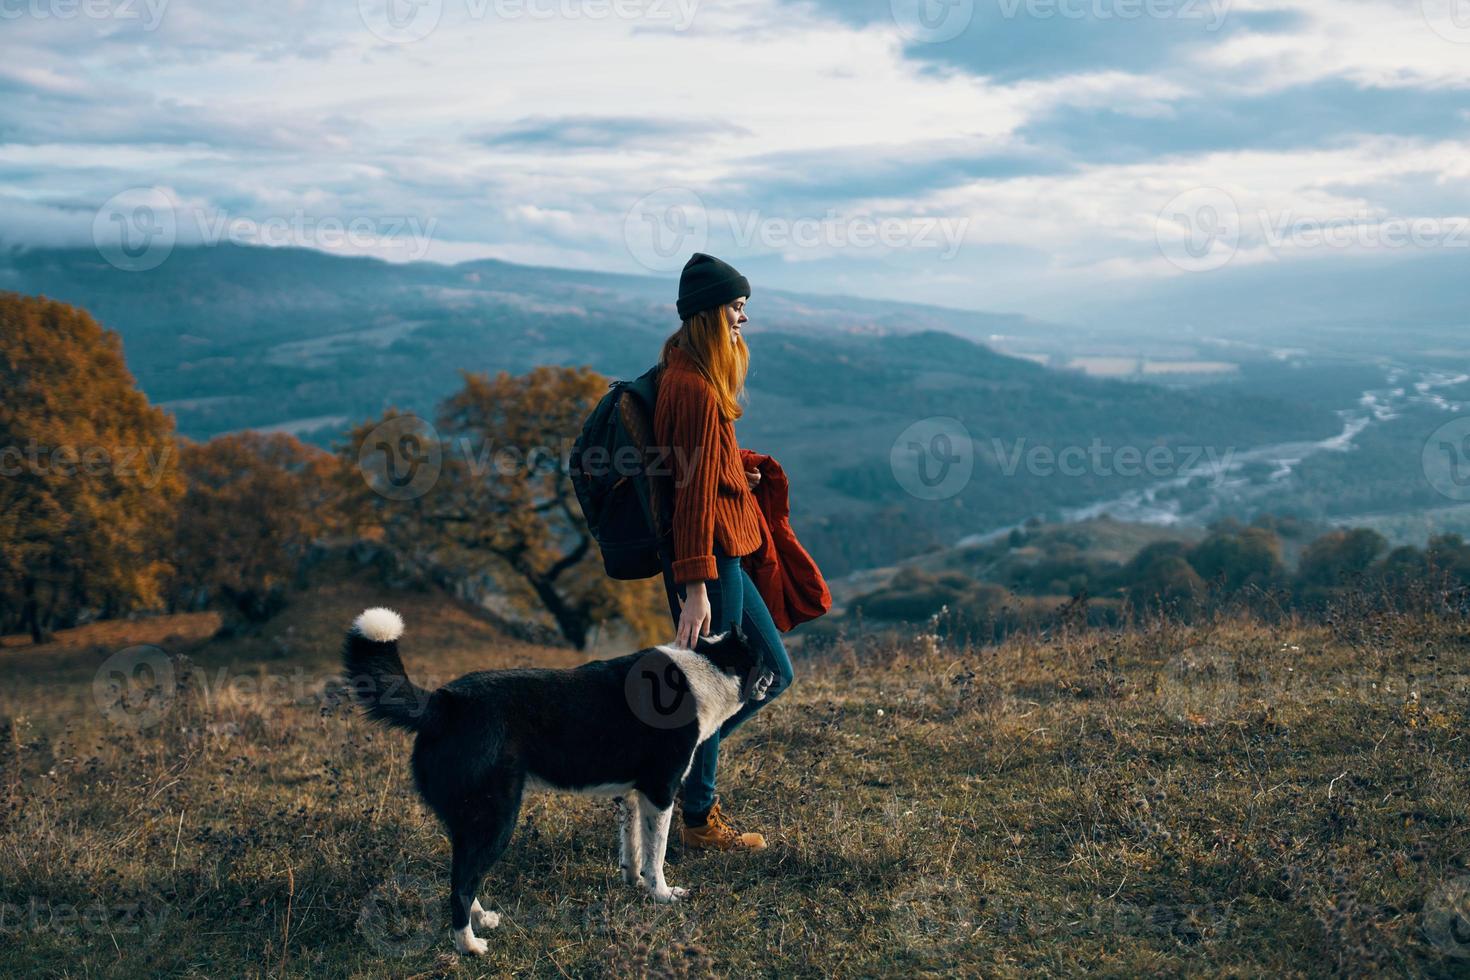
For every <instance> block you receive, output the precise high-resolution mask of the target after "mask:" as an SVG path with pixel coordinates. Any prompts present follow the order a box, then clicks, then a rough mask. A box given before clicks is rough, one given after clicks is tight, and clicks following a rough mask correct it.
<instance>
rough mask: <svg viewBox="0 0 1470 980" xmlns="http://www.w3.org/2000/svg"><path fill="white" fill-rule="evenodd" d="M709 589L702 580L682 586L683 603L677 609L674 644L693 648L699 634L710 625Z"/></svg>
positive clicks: (706, 630) (705, 630) (703, 633)
mask: <svg viewBox="0 0 1470 980" xmlns="http://www.w3.org/2000/svg"><path fill="white" fill-rule="evenodd" d="M710 618H711V617H710V608H709V590H708V589H706V588H705V585H704V583H703V582H690V583H689V584H688V585H686V586H684V605H683V607H682V608H680V610H679V629H678V631H677V632H676V633H675V635H674V645H675V646H681V647H684V648H685V649H686V650H693V649H694V644H695V643H696V642H698V640H699V638H700V637H701V636H704V635H705V634H706V633H708V632H709V627H710Z"/></svg>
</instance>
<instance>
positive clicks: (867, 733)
mask: <svg viewBox="0 0 1470 980" xmlns="http://www.w3.org/2000/svg"><path fill="white" fill-rule="evenodd" d="M384 598H385V597H384V596H382V595H378V594H374V593H372V592H371V591H370V590H368V589H366V588H364V587H361V586H356V585H343V586H340V587H337V588H334V589H327V590H322V591H320V592H318V593H315V594H313V595H312V596H311V597H309V598H308V599H303V600H301V601H299V602H298V603H297V604H296V606H295V607H293V609H292V610H291V611H290V612H288V613H287V614H286V615H284V616H283V617H281V618H280V619H279V620H278V621H276V622H274V623H272V624H271V626H270V627H269V628H268V629H267V631H266V633H265V634H264V635H263V636H261V637H258V638H253V639H242V640H234V641H229V642H222V643H210V642H208V641H206V640H204V639H202V638H201V636H202V631H198V630H196V631H195V632H190V630H189V629H185V628H184V625H183V624H166V623H160V622H153V623H141V622H140V623H139V624H135V625H136V626H137V627H138V631H137V632H136V633H134V634H133V635H127V636H123V635H119V634H117V633H116V632H111V633H109V634H108V637H107V640H108V643H109V644H110V645H100V644H99V643H97V642H82V643H78V642H72V643H70V644H69V645H64V646H62V645H58V646H55V647H52V648H48V649H47V650H43V651H29V650H18V649H6V650H5V651H3V652H0V658H3V662H5V663H6V665H7V667H9V668H10V669H9V670H7V680H8V684H7V685H6V690H5V691H4V693H3V694H0V714H3V717H4V718H5V719H6V721H7V724H6V725H5V727H4V730H3V736H4V737H3V741H0V868H3V869H4V870H3V873H0V909H3V913H4V916H5V920H4V922H3V930H0V973H3V974H8V975H19V974H39V975H54V976H83V975H85V976H92V975H118V976H139V975H151V974H176V975H197V976H261V975H288V974H289V975H308V974H309V975H332V976H337V975H341V976H348V975H350V976H370V977H371V976H385V977H386V976H407V975H416V976H478V975H506V974H511V973H516V974H521V973H526V974H536V975H546V976H558V975H567V976H582V975H600V974H605V973H608V974H615V975H629V976H632V975H638V976H643V975H649V974H652V975H659V976H686V975H688V976H703V975H738V976H746V975H753V974H754V975H777V974H779V975H783V976H784V975H834V976H869V975H884V974H887V975H899V974H902V975H912V974H915V973H925V972H928V973H933V974H950V973H958V972H965V973H971V974H973V973H984V974H987V975H1002V976H1005V975H1019V974H1023V973H1026V974H1030V973H1044V974H1045V973H1050V974H1073V973H1076V972H1079V971H1081V970H1083V969H1091V970H1097V971H1100V972H1103V973H1110V974H1117V975H1123V974H1126V975H1139V974H1144V975H1157V974H1166V975H1177V974H1181V973H1190V974H1200V973H1202V974H1214V975H1259V974H1272V975H1319V974H1328V973H1334V972H1342V973H1350V974H1361V973H1368V972H1376V971H1390V972H1393V973H1411V974H1427V975H1452V974H1455V973H1456V972H1457V971H1460V972H1463V971H1464V970H1465V969H1466V968H1467V967H1470V932H1467V931H1466V923H1465V922H1464V921H1461V920H1456V919H1455V918H1454V913H1455V912H1456V911H1457V910H1458V911H1459V912H1463V911H1464V907H1465V901H1466V892H1467V891H1470V888H1466V887H1465V886H1466V884H1467V882H1470V878H1467V877H1466V876H1467V875H1470V869H1467V867H1466V864H1467V861H1470V842H1467V838H1466V827H1467V812H1466V811H1467V801H1470V789H1467V781H1466V776H1467V768H1470V767H1467V762H1466V759H1467V752H1466V745H1465V741H1464V738H1463V734H1462V733H1463V732H1464V728H1465V712H1466V706H1467V699H1466V697H1465V680H1466V676H1467V667H1470V642H1467V641H1470V634H1467V630H1466V628H1465V626H1464V625H1463V624H1461V623H1458V622H1443V621H1438V620H1433V619H1424V618H1405V619H1391V620H1379V621H1376V622H1375V623H1373V624H1372V628H1371V629H1355V628H1344V626H1343V625H1342V624H1338V626H1337V627H1335V628H1332V629H1329V628H1325V627H1308V626H1305V625H1301V624H1295V625H1286V626H1272V627H1268V626H1266V625H1263V624H1260V623H1257V622H1253V621H1249V620H1234V621H1229V622H1225V623H1220V624H1215V625H1212V626H1208V627H1199V628H1184V627H1179V626H1174V625H1170V624H1167V623H1159V624H1154V625H1152V626H1150V627H1147V628H1142V629H1138V630H1133V631H1129V632H1125V633H1119V634H1112V633H1105V632H1100V631H1093V632H1078V633H1075V634H1070V635H1062V636H1058V637H1053V638H1051V639H1050V640H1047V641H1045V642H1043V641H1041V640H1038V639H1035V638H1025V637H1017V638H1014V639H1012V640H1010V641H1008V642H1006V643H1005V644H1004V645H1002V646H999V647H987V648H976V649H950V648H945V647H943V646H936V644H935V643H934V641H933V640H932V639H930V638H926V637H918V638H916V639H915V640H913V641H912V642H911V643H907V644H897V645H895V644H886V645H881V646H878V645H874V646H864V647H862V648H854V647H853V646H852V645H851V644H848V645H843V646H839V647H838V648H837V649H836V650H835V651H834V652H832V653H831V654H829V655H826V656H824V657H823V658H821V659H810V658H808V659H804V660H800V661H799V662H798V665H797V683H796V686H795V687H793V689H792V690H791V691H790V693H789V694H787V695H786V696H785V697H783V698H782V699H781V700H779V701H778V702H776V703H775V704H774V705H773V706H772V707H771V708H770V709H769V710H767V711H765V712H763V713H762V714H761V715H760V716H758V717H757V719H756V720H754V721H752V722H751V723H750V724H749V725H747V726H746V727H745V728H744V729H742V732H741V734H740V735H738V736H737V737H736V738H735V739H734V740H732V742H731V743H730V747H729V751H728V752H727V753H726V754H725V765H724V770H723V773H722V777H723V778H722V793H723V795H724V798H725V800H726V802H727V804H728V808H729V809H730V810H731V811H733V812H734V813H735V814H736V815H738V817H739V818H740V820H741V821H742V822H743V823H746V824H749V825H751V826H753V827H757V828H759V829H761V830H764V831H765V832H766V833H767V835H768V836H769V837H771V838H772V840H773V847H772V848H771V850H770V851H768V852H767V853H766V854H765V855H763V856H761V857H759V858H754V859H752V858H745V857H721V856H703V855H682V854H679V853H677V846H676V847H675V853H674V854H673V855H671V858H672V859H673V860H676V861H677V864H674V865H673V866H672V867H671V868H670V871H669V878H670V880H671V881H672V882H674V883H676V884H681V885H685V886H689V887H691V888H692V890H693V894H692V896H691V898H692V900H691V901H690V902H688V903H687V904H684V905H681V906H679V907H671V908H670V907H660V906H655V905H652V904H649V903H647V902H645V901H644V900H642V899H641V898H640V897H639V896H637V895H636V894H634V893H632V892H631V891H629V890H628V889H626V888H625V886H623V885H622V884H621V882H620V880H619V879H618V877H617V874H616V866H615V865H616V861H615V844H614V837H615V834H614V827H613V823H612V814H611V808H610V805H608V804H606V803H601V802H597V801H592V800H584V799H572V798H558V797H532V798H531V799H530V800H529V801H528V803H527V805H526V807H525V809H524V811H523V816H522V823H521V826H520V828H519V829H518V831H517V835H516V839H515V841H514V843H513V844H512V846H511V849H510V851H509V853H508V854H507V856H506V858H505V859H504V860H503V861H502V862H501V863H500V864H499V865H498V866H497V867H496V868H495V869H493V870H492V872H491V874H490V876H489V877H488V878H487V881H486V885H485V888H484V890H483V892H482V895H483V896H484V897H486V898H487V899H488V901H487V907H489V908H492V909H496V910H499V911H500V912H502V913H503V914H504V916H505V920H506V921H505V924H504V925H502V927H501V928H500V929H499V930H497V931H494V932H491V933H489V934H488V938H489V939H490V954H489V955H488V956H487V957H486V958H484V959H481V960H470V959H465V958H460V957H457V956H455V955H453V952H452V945H451V943H450V941H449V937H448V929H447V923H446V922H444V921H442V909H443V901H444V899H443V891H444V887H445V879H446V869H447V863H448V861H447V847H446V844H445V841H444V839H443V837H442V835H441V834H440V832H439V830H438V828H437V826H436V825H435V823H434V821H433V819H432V818H431V817H430V816H429V815H428V814H427V813H426V812H425V811H424V810H423V809H422V808H421V807H420V806H419V804H418V803H417V802H416V800H415V799H414V797H413V795H412V793H411V790H410V788H409V786H408V783H407V773H406V757H407V752H408V741H407V739H406V738H405V737H403V736H401V735H398V734H395V733H389V732H384V731H380V730H377V729H374V728H372V727H370V726H368V725H366V724H365V723H363V722H362V721H361V720H360V719H358V718H357V717H356V716H355V715H354V714H353V713H352V712H351V710H350V709H348V708H346V707H345V706H343V705H341V704H340V703H338V702H337V701H336V699H335V698H333V697H332V696H331V691H332V687H331V684H330V680H329V679H330V677H331V675H332V671H333V668H334V666H335V656H336V651H337V644H338V642H339V637H340V630H341V629H342V627H343V626H344V625H345V623H346V622H348V620H349V619H350V618H351V616H352V615H354V614H355V613H356V612H357V611H358V610H359V609H360V608H362V607H363V606H364V605H367V604H373V603H377V602H379V601H382V600H383V599H384ZM386 598H388V599H389V601H390V602H391V603H392V604H394V605H397V606H398V607H400V608H401V609H402V610H403V612H404V614H405V618H406V619H407V621H408V626H409V632H408V635H407V638H406V640H405V643H404V649H405V657H406V659H407V661H408V664H409V667H410V670H411V672H413V673H414V674H415V675H416V677H417V679H420V680H428V679H437V680H444V679H447V678H448V677H451V676H455V675H457V674H458V673H461V672H463V671H464V670H468V669H471V668H474V667H483V666H498V665H506V664H512V663H530V662H551V663H563V664H565V663H570V662H573V660H574V659H575V658H574V656H573V655H571V654H569V653H568V652H567V651H563V650H548V649H542V648H537V647H532V646H528V645H524V644H519V643H515V642H513V641H508V640H505V639H503V638H502V637H500V636H498V635H497V634H495V633H494V631H493V630H492V629H491V628H490V627H488V626H486V625H485V624H484V623H483V622H481V621H480V620H478V619H476V618H475V617H474V616H473V615H471V614H470V613H469V612H467V611H466V610H464V609H463V608H461V607H459V606H458V605H456V604H454V603H452V602H450V601H447V600H444V599H438V598H434V597H431V596H423V595H419V596H401V595H395V596H392V597H386ZM171 635H172V639H166V638H167V637H170V636H171ZM140 638H146V639H148V640H149V642H155V643H160V644H161V645H163V646H165V647H166V648H168V650H169V652H170V653H171V654H175V655H179V654H183V655H186V656H187V657H188V659H189V662H190V664H191V665H192V666H190V667H188V669H187V670H186V669H185V668H184V666H183V662H182V661H179V670H178V672H177V673H176V674H175V678H174V681H175V683H174V684H173V686H172V687H170V689H169V690H168V691H167V692H165V696H164V698H163V700H162V701H161V702H158V703H156V704H155V705H153V706H154V707H157V708H159V709H161V710H160V711H159V712H158V713H157V717H158V720H157V723H156V724H152V725H149V726H146V727H141V728H140V727H138V726H137V725H136V724H133V723H129V716H119V715H118V714H116V712H110V711H104V710H103V707H105V706H106V698H104V699H103V706H102V707H99V703H98V700H97V697H96V696H95V694H94V689H93V677H94V676H95V675H96V673H97V670H98V667H99V665H100V664H101V663H102V662H103V661H104V660H105V659H106V658H107V657H108V656H109V655H110V654H112V653H113V652H115V650H116V649H117V648H118V646H120V645H122V644H124V643H127V642H137V641H138V640H139V639H140ZM135 707H136V706H135ZM144 707H147V705H144ZM149 719H150V716H147V715H144V716H141V720H143V721H148V720H149ZM135 720H137V719H136V718H135ZM1457 889H1460V890H1457ZM1457 930H1458V931H1457Z"/></svg>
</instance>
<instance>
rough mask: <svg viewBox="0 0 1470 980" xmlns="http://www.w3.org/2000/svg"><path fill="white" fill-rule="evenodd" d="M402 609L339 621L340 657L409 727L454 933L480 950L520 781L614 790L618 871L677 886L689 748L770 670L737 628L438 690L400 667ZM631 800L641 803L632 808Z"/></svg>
mask: <svg viewBox="0 0 1470 980" xmlns="http://www.w3.org/2000/svg"><path fill="white" fill-rule="evenodd" d="M402 635H403V620H402V618H400V617H399V615H398V614H397V613H395V612H393V611H392V610H391V609H369V610H367V611H366V612H364V613H363V614H362V615H360V616H358V617H357V619H356V620H355V621H354V622H353V624H352V627H351V629H350V630H348V633H347V641H346V644H345V646H344V649H343V653H342V659H343V663H344V665H345V667H346V671H347V681H348V684H349V686H350V688H351V690H352V694H353V697H354V698H355V699H356V700H357V701H358V702H359V703H360V704H362V705H363V707H364V708H365V709H366V712H367V714H368V715H369V717H371V718H374V719H376V720H377V721H381V722H384V723H386V724H389V725H393V726H396V727H398V728H403V729H407V730H408V731H412V732H417V733H418V738H417V740H416V741H415V743H414V748H413V776H414V782H415V783H416V784H417V785H418V789H419V793H420V794H421V795H422V796H423V798H424V801H425V802H426V803H428V804H429V806H430V808H432V809H433V811H434V812H435V813H436V814H438V815H439V819H440V820H442V821H443V822H444V826H445V828H446V830H447V831H448V833H449V840H450V847H451V851H452V853H453V867H452V869H451V872H450V879H451V880H450V895H449V914H450V921H451V923H452V925H453V927H454V942H455V946H456V947H457V948H458V949H459V951H460V952H462V953H473V954H480V953H483V952H485V950H486V948H487V944H486V943H485V941H484V940H483V939H479V938H476V936H475V933H474V928H473V927H474V926H480V927H481V928H483V929H493V928H495V927H496V926H498V925H499V924H500V916H499V915H498V914H497V913H495V912H490V911H487V910H485V909H484V908H482V907H481V906H480V900H479V898H478V896H477V893H478V891H479V887H480V880H481V879H482V878H483V877H484V875H485V872H486V871H487V870H489V868H490V865H491V864H493V863H494V862H495V860H496V859H497V858H499V857H500V855H501V854H502V853H503V852H504V851H505V848H506V845H507V844H508V843H509V842H510V836H511V831H512V829H514V827H515V823H516V817H517V816H518V814H519V813H520V806H521V795H522V793H523V792H524V791H525V790H527V789H550V790H560V791H564V792H571V793H589V794H594V795H599V796H611V797H614V798H615V799H616V800H617V802H618V822H619V824H620V828H621V843H620V848H619V859H618V860H619V863H620V865H621V867H622V873H623V879H624V880H625V881H627V882H628V883H629V884H631V885H637V884H639V883H640V881H641V883H642V886H643V888H644V889H645V890H646V891H647V892H648V894H649V895H650V896H651V897H652V898H653V899H654V900H655V901H659V902H674V901H677V900H678V899H680V898H682V897H684V895H685V894H686V893H685V890H684V889H682V888H670V887H669V885H668V884H667V883H666V882H665V881H664V851H665V848H666V846H667V844H668V836H669V818H670V815H671V813H672V812H673V805H674V794H675V793H676V792H677V791H678V788H679V786H680V784H681V783H682V782H683V780H684V777H685V775H687V774H688V772H689V767H690V765H691V762H692V759H693V755H694V750H695V749H696V748H697V747H698V746H699V744H700V743H701V742H703V741H704V740H705V739H706V738H708V737H709V736H710V734H711V733H712V732H713V731H714V730H715V729H716V728H718V727H719V725H720V724H721V723H722V722H724V720H725V719H726V718H729V717H730V716H731V715H733V714H734V713H735V712H736V711H737V710H739V708H740V706H741V704H743V703H744V702H745V701H747V700H754V701H759V700H761V699H762V698H764V697H765V694H766V690H767V688H768V687H769V686H770V684H771V681H772V679H773V678H772V675H771V674H770V673H769V672H767V671H765V669H764V668H763V667H761V666H760V658H759V656H758V654H757V653H756V652H755V651H754V650H752V649H751V647H750V646H749V644H748V643H747V641H746V639H745V637H744V635H742V634H741V633H740V632H739V631H738V630H732V631H731V632H729V633H724V634H721V635H719V636H714V637H707V638H702V639H701V640H700V641H699V642H698V644H697V645H696V649H694V650H685V649H681V648H679V647H674V646H659V647H652V648H649V649H647V650H641V651H639V652H637V653H632V654H629V655H627V656H624V657H619V658H617V659H615V660H599V661H593V662H591V663H586V664H583V665H582V666H580V667H577V668H575V669H572V670H551V669H517V670H488V671H478V672H476V673H472V674H466V675H465V676H464V677H461V678H459V679H458V680H456V681H453V682H451V683H449V684H446V685H444V686H443V687H441V688H439V689H438V690H436V691H433V692H429V691H425V690H424V689H422V688H420V687H417V686H415V685H414V684H413V682H411V681H410V680H409V679H408V676H407V673H406V671H405V670H404V667H403V661H402V660H401V659H400V658H399V656H398V638H399V637H400V636H402ZM635 810H636V813H635V812H634V811H635Z"/></svg>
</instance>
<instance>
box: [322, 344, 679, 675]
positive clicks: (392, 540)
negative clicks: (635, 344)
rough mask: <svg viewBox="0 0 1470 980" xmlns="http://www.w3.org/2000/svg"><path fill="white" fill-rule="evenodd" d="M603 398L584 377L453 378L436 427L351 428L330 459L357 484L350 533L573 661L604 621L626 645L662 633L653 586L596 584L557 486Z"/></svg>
mask: <svg viewBox="0 0 1470 980" xmlns="http://www.w3.org/2000/svg"><path fill="white" fill-rule="evenodd" d="M606 390H607V379H605V378H603V377H602V376H601V375H598V374H597V373H595V372H593V371H592V370H591V369H589V368H565V367H540V368H536V369H534V370H532V371H530V372H529V373H527V374H524V375H520V376H512V375H510V374H508V373H505V372H501V373H500V374H498V375H496V376H495V377H494V378H491V377H487V376H485V375H479V374H466V375H465V376H464V387H463V388H462V389H461V390H460V391H459V392H457V393H456V394H455V395H453V396H451V397H450V398H449V399H447V400H446V401H445V402H444V403H443V405H442V406H441V408H440V415H439V418H438V420H437V426H430V425H429V424H427V423H426V422H424V421H423V420H416V419H414V418H413V417H412V416H405V415H401V414H400V413H397V412H389V413H387V414H386V415H384V416H383V417H382V418H381V419H378V420H377V421H375V422H368V423H364V424H363V425H361V426H359V427H358V428H357V429H356V430H355V431H354V432H353V433H352V435H351V437H350V439H349V442H348V444H347V445H346V446H344V447H343V454H344V457H345V458H346V459H347V460H348V461H349V462H350V463H352V464H353V465H355V466H356V467H357V468H358V469H359V471H360V473H361V476H362V477H366V480H363V479H361V478H358V479H357V480H356V482H357V485H358V494H357V514H358V520H359V521H360V522H362V523H364V524H366V525H370V533H376V534H379V535H381V537H382V539H383V541H384V543H385V544H386V545H387V546H389V547H390V548H391V549H393V551H394V552H395V553H396V554H397V555H398V556H400V558H401V559H402V560H404V561H406V562H407V563H408V564H409V565H411V566H414V567H416V568H418V570H419V571H421V572H424V573H428V574H433V575H436V576H438V577H441V578H448V579H451V580H453V581H456V582H459V583H464V582H473V581H476V580H483V579H487V578H488V579H489V581H490V583H491V584H493V586H494V587H495V588H496V589H498V590H501V591H504V592H505V593H507V594H508V595H510V596H511V597H512V598H513V599H514V600H515V601H516V602H517V604H518V605H519V606H520V607H521V608H523V609H528V610H538V609H539V610H541V611H544V612H545V613H546V614H547V615H549V616H550V617H551V619H552V621H553V622H554V623H555V624H556V627H557V629H558V630H559V631H560V632H561V634H562V636H563V637H565V638H566V640H567V641H568V642H570V643H571V644H572V645H573V646H575V647H577V648H578V649H582V648H585V647H586V646H587V644H588V643H589V642H590V641H591V639H592V635H593V629H594V627H595V626H596V625H598V624H600V623H603V622H606V621H609V620H621V621H623V622H624V623H626V624H627V625H628V626H629V627H630V629H631V631H632V633H633V634H634V635H635V636H636V637H637V638H638V639H640V640H651V639H654V638H656V637H658V636H660V635H662V634H666V633H667V632H668V630H667V626H666V623H665V616H666V613H660V611H659V610H660V604H661V603H662V601H663V591H662V587H661V585H659V584H658V582H657V581H656V580H649V581H644V582H620V581H615V580H612V579H609V578H608V577H607V576H606V575H605V574H604V573H603V570H602V561H601V558H600V556H599V555H598V552H597V546H596V544H595V543H594V542H593V540H592V536H591V534H590V533H589V532H588V530H587V525H586V522H585V521H584V519H583V517H582V512H581V508H580V507H579V506H578V504H577V499H576V494H575V493H574V492H573V491H572V486H571V479H570V477H569V476H568V475H567V467H566V458H567V455H568V453H569V452H570V449H571V444H572V441H573V440H574V439H575V438H576V436H577V434H578V433H579V432H580V431H581V428H582V422H583V420H584V419H585V418H586V416H587V414H588V413H589V412H590V411H591V410H592V408H593V406H594V405H595V404H596V403H597V400H598V399H599V398H601V397H602V395H603V393H604V392H605V391H606Z"/></svg>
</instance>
